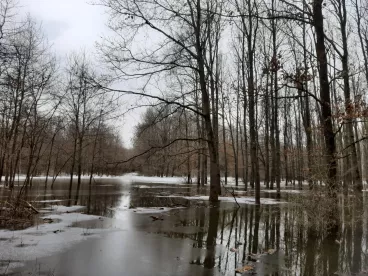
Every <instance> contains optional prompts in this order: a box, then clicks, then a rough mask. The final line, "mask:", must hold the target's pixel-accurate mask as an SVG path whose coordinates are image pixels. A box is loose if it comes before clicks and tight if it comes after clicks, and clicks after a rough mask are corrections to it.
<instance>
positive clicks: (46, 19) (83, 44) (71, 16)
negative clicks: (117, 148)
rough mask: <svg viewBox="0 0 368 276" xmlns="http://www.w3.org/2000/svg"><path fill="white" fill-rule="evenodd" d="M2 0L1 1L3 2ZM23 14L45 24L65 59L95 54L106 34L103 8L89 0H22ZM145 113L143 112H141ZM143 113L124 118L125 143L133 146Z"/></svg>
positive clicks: (119, 127)
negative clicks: (75, 53)
mask: <svg viewBox="0 0 368 276" xmlns="http://www.w3.org/2000/svg"><path fill="white" fill-rule="evenodd" d="M0 1H1V0H0ZM18 1H19V5H20V7H21V14H26V13H29V14H30V15H31V17H33V18H34V19H36V20H37V21H38V22H40V23H42V28H43V31H44V33H45V36H46V37H47V38H48V41H49V42H50V43H51V45H52V49H53V50H54V52H56V54H57V55H58V57H59V59H63V58H64V57H65V56H66V55H67V54H68V53H70V52H72V51H80V50H85V51H86V52H87V53H90V54H94V53H96V50H95V42H96V41H99V40H100V39H101V36H102V35H104V34H106V33H107V31H108V29H107V27H106V26H105V24H106V22H107V15H106V14H105V13H104V10H103V8H102V7H100V6H93V5H90V4H88V3H90V2H91V1H89V0H18ZM141 112H142V110H141ZM141 112H138V111H136V112H131V113H129V114H128V115H126V116H125V117H124V118H121V119H120V122H119V124H118V125H117V128H118V129H117V130H118V131H119V133H120V134H121V137H122V139H123V141H124V144H125V145H126V146H128V147H131V145H132V143H131V139H132V136H133V128H134V126H135V125H136V124H137V122H138V120H139V118H140V113H141Z"/></svg>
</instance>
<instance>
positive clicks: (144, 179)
mask: <svg viewBox="0 0 368 276" xmlns="http://www.w3.org/2000/svg"><path fill="white" fill-rule="evenodd" d="M120 180H121V181H123V182H124V183H133V182H139V183H159V184H184V182H185V180H184V177H158V176H141V175H138V174H137V173H128V174H125V175H123V176H121V177H120Z"/></svg>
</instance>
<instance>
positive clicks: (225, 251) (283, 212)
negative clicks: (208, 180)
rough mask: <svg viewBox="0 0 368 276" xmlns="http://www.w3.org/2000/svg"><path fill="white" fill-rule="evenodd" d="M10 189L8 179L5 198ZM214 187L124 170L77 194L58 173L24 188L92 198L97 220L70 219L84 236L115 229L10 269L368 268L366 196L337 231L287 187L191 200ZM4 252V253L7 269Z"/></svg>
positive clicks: (40, 194) (87, 202) (34, 194)
mask: <svg viewBox="0 0 368 276" xmlns="http://www.w3.org/2000/svg"><path fill="white" fill-rule="evenodd" d="M74 186H76V184H75V185H74ZM234 189H235V190H234V192H233V194H237V195H240V196H241V197H243V196H252V194H251V193H248V194H247V193H244V192H242V191H241V190H242V187H240V188H234ZM225 192H226V191H224V193H225ZM8 193H9V192H8V191H7V190H5V189H1V188H0V196H1V197H5V196H7V195H8ZM207 194H208V190H207V188H206V187H204V188H200V189H199V188H197V186H196V185H179V184H164V183H162V184H160V183H155V184H150V183H126V182H123V181H121V180H120V179H119V178H116V179H114V178H110V179H109V178H106V179H96V180H95V181H94V183H93V185H92V187H89V185H88V181H85V180H84V181H83V182H82V186H81V189H80V191H79V193H77V192H76V190H75V189H73V190H72V192H71V193H70V192H69V183H68V181H67V180H57V181H56V182H55V185H54V187H53V188H52V189H51V188H50V187H47V188H46V189H45V188H44V183H43V182H42V181H40V182H39V183H37V181H35V183H34V184H33V187H32V189H29V190H28V191H27V193H26V197H27V200H28V201H29V202H32V204H33V205H34V206H35V207H36V208H48V207H49V206H50V205H65V206H68V205H69V206H71V205H82V206H86V208H85V209H84V210H83V211H84V213H86V214H91V215H97V216H99V219H94V220H90V221H81V222H78V221H76V222H75V223H74V224H73V225H72V227H77V228H80V229H81V233H83V234H84V235H88V231H89V229H114V230H116V231H110V232H106V233H103V234H102V235H99V236H97V237H91V238H89V239H84V240H81V242H79V243H77V244H73V245H72V246H71V247H70V248H67V249H65V250H64V251H61V252H59V253H56V254H54V255H52V256H48V257H46V258H40V259H34V260H32V261H27V262H26V264H25V266H24V267H22V268H19V269H18V270H16V271H14V272H12V273H13V274H12V275H55V276H64V275H65V276H67V275H68V276H83V275H86V276H87V275H88V276H101V275H112V276H115V275H120V276H121V275H123V276H124V275H126V276H135V275H137V276H148V275H150V276H156V275H157V276H175V275H178V276H187V275H188V276H189V275H206V276H210V275H211V276H212V275H213V276H217V275H225V276H227V275H290V276H291V275H293V276H294V275H307V276H312V275H368V239H367V237H368V236H367V235H368V231H367V228H368V227H367V210H366V207H365V206H366V204H365V203H366V198H365V195H363V196H362V197H361V198H359V200H357V199H356V198H353V197H351V198H346V199H344V202H345V203H346V202H348V203H349V208H345V209H344V210H345V211H344V212H342V214H341V216H340V217H341V221H342V225H341V227H340V229H339V232H338V233H335V235H334V236H331V235H326V234H324V233H322V232H319V231H318V230H316V229H312V228H311V227H309V225H308V223H309V220H312V219H315V218H312V217H310V214H306V213H305V212H300V209H298V208H297V206H296V205H297V204H296V203H295V201H293V198H295V197H302V196H303V195H302V194H296V193H295V194H294V193H293V192H290V191H284V192H282V196H281V199H280V200H279V201H280V202H279V203H277V200H275V199H274V198H275V196H276V194H274V193H269V192H263V193H262V198H267V199H271V200H274V201H275V202H274V201H270V202H272V203H274V204H264V205H262V206H255V205H253V204H240V207H239V206H238V205H237V204H235V203H233V202H228V201H226V202H221V203H220V204H218V205H216V206H212V205H210V204H209V202H208V201H206V200H202V199H197V200H192V199H190V196H199V195H207ZM188 197H189V199H188ZM266 202H268V201H266ZM356 202H359V204H357V203H356ZM314 215H315V216H318V212H317V213H315V214H314ZM56 235H57V234H56ZM0 238H1V237H0ZM0 250H1V249H0ZM6 261H9V260H0V273H1V263H5V262H6Z"/></svg>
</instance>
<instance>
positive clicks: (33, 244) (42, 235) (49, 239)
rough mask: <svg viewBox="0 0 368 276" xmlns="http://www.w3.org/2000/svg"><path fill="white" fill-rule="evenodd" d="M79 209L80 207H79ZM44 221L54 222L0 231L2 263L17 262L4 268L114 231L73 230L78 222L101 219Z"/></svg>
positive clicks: (63, 216) (71, 216) (73, 216)
mask: <svg viewBox="0 0 368 276" xmlns="http://www.w3.org/2000/svg"><path fill="white" fill-rule="evenodd" d="M57 207H58V208H57V209H56V210H57V211H58V212H62V211H63V212H67V211H72V210H73V211H74V210H78V209H80V207H82V206H72V207H65V206H57ZM77 207H78V208H77ZM43 218H48V219H51V220H53V222H52V223H47V224H41V225H38V226H34V227H31V228H27V229H25V230H19V231H9V230H1V231H0V238H1V239H0V248H1V250H0V260H3V261H4V260H10V261H13V260H14V261H15V262H14V263H13V262H12V263H10V265H9V267H8V268H7V266H3V267H0V271H1V269H3V270H5V269H8V272H9V270H11V269H14V268H15V267H19V266H20V265H21V264H22V263H23V262H25V261H29V260H34V259H37V258H42V257H46V256H49V255H52V254H55V253H58V252H61V251H63V250H65V249H67V248H70V247H71V246H72V245H73V244H75V243H78V242H80V241H82V240H86V239H88V238H91V237H98V236H99V235H100V234H101V233H103V232H106V231H112V230H111V229H82V228H77V227H70V226H71V225H72V224H73V223H75V222H80V221H88V220H95V219H98V218H99V217H98V216H93V215H85V214H80V213H58V214H56V213H52V214H46V215H44V216H43Z"/></svg>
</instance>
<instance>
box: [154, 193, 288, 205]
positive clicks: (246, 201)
mask: <svg viewBox="0 0 368 276" xmlns="http://www.w3.org/2000/svg"><path fill="white" fill-rule="evenodd" d="M157 197H180V198H184V199H188V200H202V201H207V200H209V196H175V195H170V196H157ZM218 199H219V200H220V201H223V202H234V203H235V199H234V197H230V196H229V197H227V196H220V197H219V198H218ZM236 201H237V202H238V203H239V204H255V199H254V197H236ZM280 203H286V202H282V201H278V200H276V199H272V198H261V204H265V205H271V204H280Z"/></svg>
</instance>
